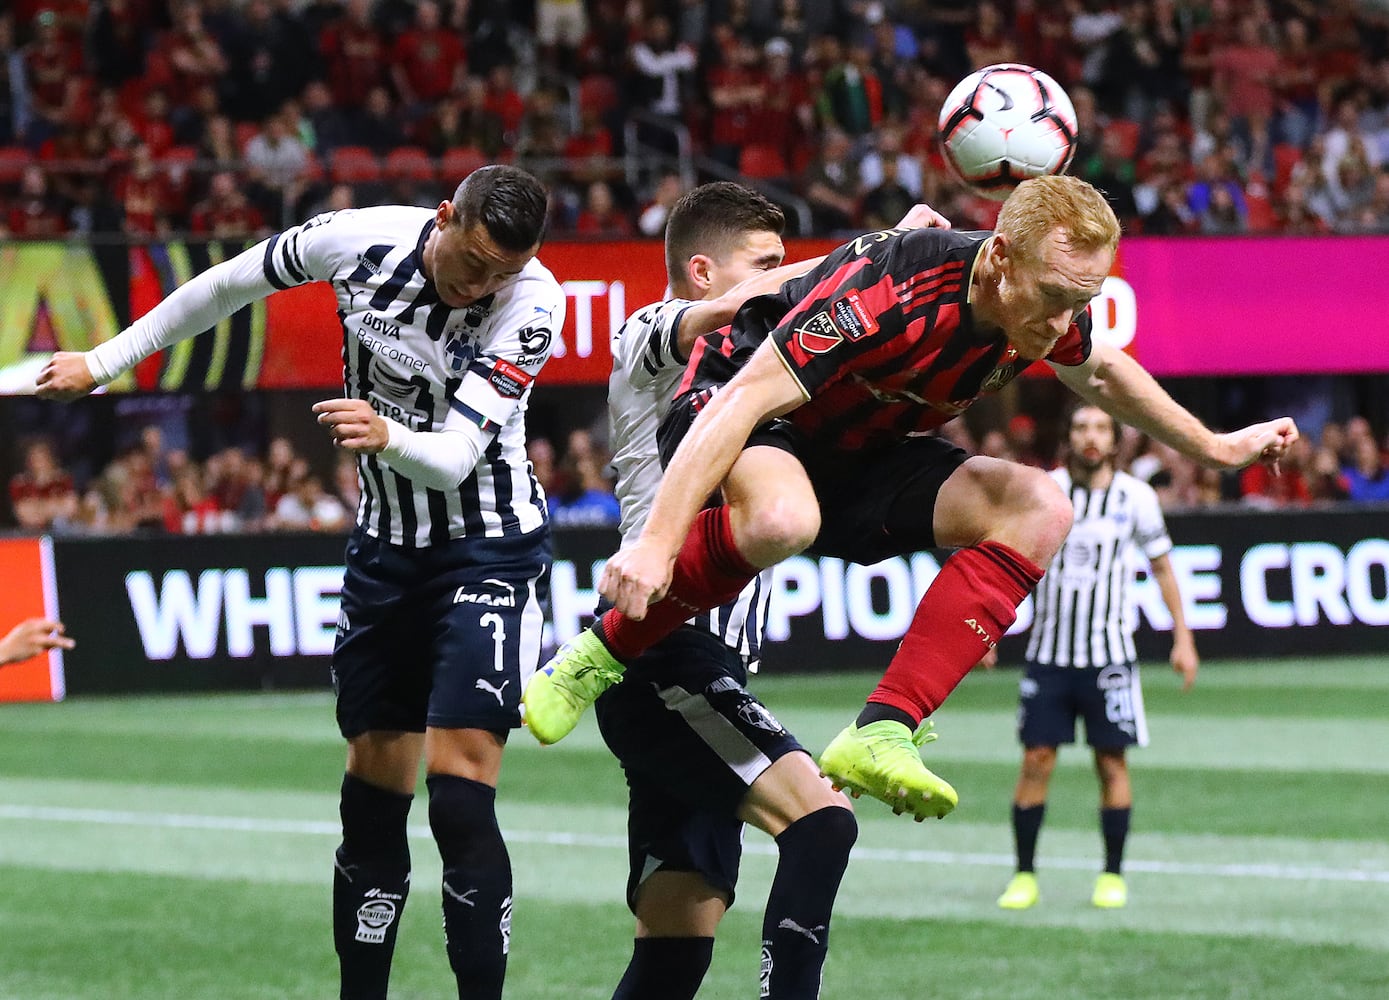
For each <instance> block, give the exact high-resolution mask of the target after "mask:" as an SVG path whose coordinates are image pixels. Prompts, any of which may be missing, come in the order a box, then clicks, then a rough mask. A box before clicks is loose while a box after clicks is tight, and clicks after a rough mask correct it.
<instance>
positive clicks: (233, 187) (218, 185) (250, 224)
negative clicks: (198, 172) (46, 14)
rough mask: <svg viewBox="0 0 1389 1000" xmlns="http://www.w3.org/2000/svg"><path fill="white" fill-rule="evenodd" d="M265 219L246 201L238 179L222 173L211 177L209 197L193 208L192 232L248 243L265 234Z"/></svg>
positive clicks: (231, 174) (232, 175) (228, 173)
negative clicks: (251, 238)
mask: <svg viewBox="0 0 1389 1000" xmlns="http://www.w3.org/2000/svg"><path fill="white" fill-rule="evenodd" d="M265 228H266V226H265V218H264V216H262V215H261V213H260V210H259V209H257V208H256V206H254V205H252V204H251V203H250V201H248V200H247V198H246V195H245V194H244V193H243V192H242V190H241V185H240V184H239V183H238V182H237V179H236V175H235V174H233V173H231V172H230V171H226V170H220V171H218V172H217V173H215V174H213V175H212V180H211V182H210V183H209V185H208V193H207V197H206V198H204V199H203V200H202V201H200V202H198V204H197V205H195V206H194V207H193V232H195V233H199V234H205V235H208V236H211V237H213V238H214V239H219V240H247V239H249V238H250V237H252V236H259V235H262V234H263V231H264V230H265Z"/></svg>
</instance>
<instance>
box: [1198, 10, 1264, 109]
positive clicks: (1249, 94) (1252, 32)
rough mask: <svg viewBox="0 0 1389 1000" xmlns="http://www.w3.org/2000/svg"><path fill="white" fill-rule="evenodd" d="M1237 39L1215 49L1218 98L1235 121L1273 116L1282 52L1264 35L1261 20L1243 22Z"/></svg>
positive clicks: (1213, 61) (1243, 19)
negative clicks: (1265, 38)
mask: <svg viewBox="0 0 1389 1000" xmlns="http://www.w3.org/2000/svg"><path fill="white" fill-rule="evenodd" d="M1236 30H1237V32H1238V34H1237V35H1236V39H1235V41H1234V42H1232V43H1230V44H1226V45H1220V46H1217V47H1215V48H1213V49H1212V50H1211V82H1212V84H1213V86H1214V89H1215V96H1216V97H1217V99H1219V100H1220V102H1221V104H1223V105H1224V107H1225V110H1226V112H1228V113H1229V114H1230V115H1231V116H1233V117H1235V118H1246V117H1248V116H1249V115H1251V114H1256V113H1257V114H1260V115H1263V116H1264V117H1266V118H1268V117H1272V115H1273V112H1274V107H1275V104H1274V95H1275V92H1276V87H1277V83H1278V71H1279V68H1280V64H1281V60H1280V58H1279V55H1278V50H1277V49H1275V48H1274V47H1273V46H1271V45H1269V44H1267V43H1266V42H1265V41H1264V40H1263V38H1262V37H1261V36H1260V30H1261V26H1260V24H1259V19H1258V18H1257V17H1255V16H1254V15H1252V14H1246V15H1245V16H1244V17H1241V18H1240V19H1239V23H1238V26H1237V29H1236Z"/></svg>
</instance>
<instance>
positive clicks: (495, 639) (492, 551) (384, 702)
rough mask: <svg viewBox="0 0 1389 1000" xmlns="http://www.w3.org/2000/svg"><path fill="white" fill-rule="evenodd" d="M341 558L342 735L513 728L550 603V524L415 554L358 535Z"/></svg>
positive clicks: (338, 650)
mask: <svg viewBox="0 0 1389 1000" xmlns="http://www.w3.org/2000/svg"><path fill="white" fill-rule="evenodd" d="M346 562H347V573H346V576H345V578H344V580H343V587H342V613H341V614H340V615H339V616H338V636H337V644H336V647H335V648H334V650H333V690H334V691H336V692H337V696H338V707H337V715H338V728H339V729H340V730H341V731H342V735H343V736H344V737H346V738H348V739H351V738H352V737H353V736H357V735H360V734H361V733H365V732H370V731H373V730H401V731H405V732H415V733H420V732H424V730H425V727H426V726H433V727H436V728H442V729H488V730H492V731H494V732H499V733H503V734H505V733H506V732H507V731H508V730H511V729H515V728H516V727H517V726H519V725H520V724H521V712H520V702H521V689H522V688H523V687H524V686H525V683H526V681H527V680H529V679H530V676H531V674H533V673H535V669H536V667H537V666H538V665H539V661H540V634H541V629H542V627H543V624H544V612H543V610H542V604H543V602H545V601H546V600H548V598H549V588H550V562H551V555H550V532H549V528H548V527H543V528H541V529H539V530H538V531H533V532H531V533H529V534H526V535H507V536H504V537H502V538H456V539H453V540H452V541H449V542H446V543H445V544H443V545H433V546H427V547H425V548H418V549H406V548H401V547H400V546H396V545H391V544H390V543H389V542H383V541H381V540H380V539H377V538H373V537H372V536H370V535H368V534H366V533H365V532H364V531H362V530H360V529H358V530H356V531H354V532H353V533H352V537H351V538H350V539H348V542H347V559H346Z"/></svg>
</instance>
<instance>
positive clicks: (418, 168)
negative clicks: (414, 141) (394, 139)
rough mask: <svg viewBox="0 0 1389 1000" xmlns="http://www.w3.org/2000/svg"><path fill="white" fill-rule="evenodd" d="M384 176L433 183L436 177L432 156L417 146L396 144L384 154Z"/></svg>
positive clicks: (436, 172)
mask: <svg viewBox="0 0 1389 1000" xmlns="http://www.w3.org/2000/svg"><path fill="white" fill-rule="evenodd" d="M386 176H387V177H389V178H391V179H392V180H395V179H397V178H404V179H406V180H411V181H420V182H427V183H433V182H434V181H435V180H437V179H438V171H436V170H435V169H434V158H433V157H432V156H430V155H429V154H428V153H426V152H425V151H424V150H423V149H421V148H420V147H419V146H398V147H396V148H395V149H393V150H391V151H390V152H389V153H387V154H386Z"/></svg>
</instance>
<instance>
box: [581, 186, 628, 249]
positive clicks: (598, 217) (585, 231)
mask: <svg viewBox="0 0 1389 1000" xmlns="http://www.w3.org/2000/svg"><path fill="white" fill-rule="evenodd" d="M574 232H576V233H578V234H580V235H582V236H602V237H607V238H609V239H626V238H628V237H630V236H631V235H632V221H631V220H630V219H628V218H627V216H626V213H624V212H623V211H622V210H621V209H620V208H619V207H618V205H617V201H616V199H614V198H613V190H612V188H611V187H610V186H609V185H608V183H607V182H606V181H594V182H593V183H591V184H589V186H588V191H587V194H586V195H585V197H584V207H583V209H582V210H580V212H579V217H578V219H577V220H576V221H575V223H574Z"/></svg>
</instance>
